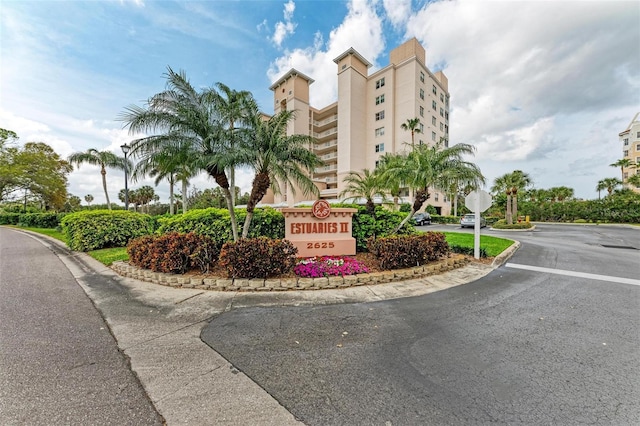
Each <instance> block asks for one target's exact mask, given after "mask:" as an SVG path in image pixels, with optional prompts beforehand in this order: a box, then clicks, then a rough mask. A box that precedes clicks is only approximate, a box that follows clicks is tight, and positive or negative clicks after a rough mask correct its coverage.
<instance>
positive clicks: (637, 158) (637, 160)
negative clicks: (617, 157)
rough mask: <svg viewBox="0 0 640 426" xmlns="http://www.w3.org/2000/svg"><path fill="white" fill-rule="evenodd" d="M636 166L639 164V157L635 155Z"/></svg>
mask: <svg viewBox="0 0 640 426" xmlns="http://www.w3.org/2000/svg"><path fill="white" fill-rule="evenodd" d="M636 166H640V157H636Z"/></svg>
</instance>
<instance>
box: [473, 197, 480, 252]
mask: <svg viewBox="0 0 640 426" xmlns="http://www.w3.org/2000/svg"><path fill="white" fill-rule="evenodd" d="M474 210H475V212H474V215H475V220H474V222H475V223H474V224H473V257H474V258H476V259H480V196H477V197H476V208H475V209H474Z"/></svg>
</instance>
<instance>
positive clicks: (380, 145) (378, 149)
mask: <svg viewBox="0 0 640 426" xmlns="http://www.w3.org/2000/svg"><path fill="white" fill-rule="evenodd" d="M376 152H384V144H383V143H379V144H377V145H376Z"/></svg>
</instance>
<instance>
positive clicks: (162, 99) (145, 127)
mask: <svg viewBox="0 0 640 426" xmlns="http://www.w3.org/2000/svg"><path fill="white" fill-rule="evenodd" d="M165 76H166V79H167V83H166V86H167V87H166V90H165V91H164V92H161V93H158V94H156V95H154V96H153V97H151V99H149V100H148V101H147V107H146V108H141V107H138V106H135V105H134V106H130V107H127V108H126V109H125V112H124V113H123V114H121V116H120V120H122V121H123V122H124V123H125V126H126V127H128V128H129V132H130V133H142V132H147V131H151V132H155V131H158V132H159V133H158V134H155V135H152V136H148V137H144V138H141V139H138V140H135V141H133V142H132V144H131V153H132V154H133V155H135V153H136V152H137V151H138V150H143V151H156V150H161V149H162V148H163V147H165V146H167V145H174V144H186V145H189V146H190V147H191V149H192V150H193V151H195V152H196V153H197V154H198V155H197V158H196V159H195V160H194V163H193V166H194V167H195V168H196V169H197V170H204V171H206V172H207V174H209V176H211V177H212V178H213V179H214V180H215V182H216V183H217V184H218V186H220V188H221V189H222V192H223V194H224V197H225V200H226V202H227V209H228V210H229V215H230V217H231V230H232V234H233V239H234V241H238V222H237V220H236V215H235V210H234V207H233V198H232V195H231V187H230V185H229V179H228V177H227V174H226V170H227V169H228V168H230V167H235V166H236V165H237V164H236V163H233V162H232V159H233V158H234V157H233V156H232V155H231V154H233V153H232V152H230V151H229V140H228V139H227V138H226V136H227V133H226V131H225V127H224V126H225V124H226V122H225V121H224V120H223V117H222V115H221V114H220V113H219V111H218V110H217V97H218V94H217V92H216V91H215V90H214V89H212V88H208V89H203V90H202V91H200V92H199V91H196V89H195V88H194V87H193V86H192V85H191V83H190V82H189V80H188V79H187V76H186V75H185V73H184V72H182V71H180V72H175V71H173V70H172V69H171V68H170V67H169V68H168V71H167V73H166V75H165Z"/></svg>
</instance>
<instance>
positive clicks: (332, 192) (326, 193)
mask: <svg viewBox="0 0 640 426" xmlns="http://www.w3.org/2000/svg"><path fill="white" fill-rule="evenodd" d="M320 196H321V197H337V196H338V188H332V189H323V190H322V191H320Z"/></svg>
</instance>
